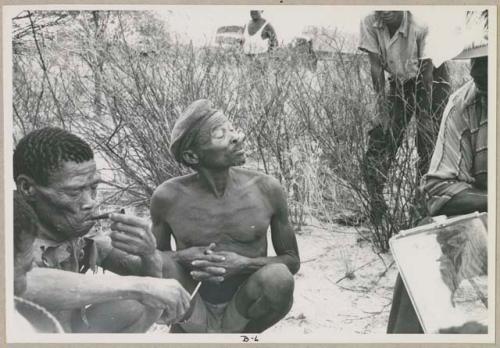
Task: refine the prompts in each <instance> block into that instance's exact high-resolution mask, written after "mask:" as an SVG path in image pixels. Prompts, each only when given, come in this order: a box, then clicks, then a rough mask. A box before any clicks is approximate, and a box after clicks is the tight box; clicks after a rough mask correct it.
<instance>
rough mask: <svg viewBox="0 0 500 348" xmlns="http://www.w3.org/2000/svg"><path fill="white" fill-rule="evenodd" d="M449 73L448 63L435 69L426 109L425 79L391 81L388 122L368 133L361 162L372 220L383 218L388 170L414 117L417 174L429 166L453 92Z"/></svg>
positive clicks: (420, 174) (420, 173) (419, 174)
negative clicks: (443, 115) (415, 125)
mask: <svg viewBox="0 0 500 348" xmlns="http://www.w3.org/2000/svg"><path fill="white" fill-rule="evenodd" d="M449 81H450V79H449V72H448V68H447V66H446V65H445V64H443V65H441V67H439V68H437V69H434V83H433V87H432V96H431V99H430V100H431V105H430V107H427V109H428V110H427V111H428V112H423V111H424V110H423V109H422V108H423V107H424V104H428V103H425V98H426V90H425V88H424V86H423V83H422V79H420V78H415V79H411V80H409V81H407V82H405V83H404V84H402V85H401V84H399V83H396V82H395V81H391V83H390V92H389V95H388V96H387V99H388V102H389V110H388V112H389V115H388V116H389V124H388V126H387V127H386V129H384V127H383V125H382V124H377V125H376V126H375V127H374V128H372V129H371V130H370V131H369V133H368V149H367V151H366V153H365V157H364V159H363V163H362V172H363V177H364V181H365V184H366V187H367V190H368V194H369V197H370V200H371V202H370V204H371V213H372V219H374V220H373V221H374V222H377V221H380V219H381V217H382V216H383V214H384V213H385V210H386V203H385V201H384V198H383V194H382V193H383V190H384V185H385V182H386V179H387V173H388V171H389V169H390V167H391V165H392V163H393V162H394V159H395V157H396V154H397V151H398V149H399V147H400V146H401V143H402V142H403V139H404V136H405V133H406V129H407V127H408V124H409V123H410V121H411V119H412V117H414V116H415V118H416V122H417V137H416V145H417V152H418V155H419V162H418V168H417V177H418V178H420V177H421V176H422V175H423V174H425V173H426V172H427V170H428V168H429V162H430V159H431V157H432V153H433V151H434V144H435V141H436V138H437V134H438V132H439V126H440V123H441V117H442V114H443V111H444V108H445V106H446V103H447V101H448V97H449V94H450V89H451V88H450V87H451V86H450V84H449Z"/></svg>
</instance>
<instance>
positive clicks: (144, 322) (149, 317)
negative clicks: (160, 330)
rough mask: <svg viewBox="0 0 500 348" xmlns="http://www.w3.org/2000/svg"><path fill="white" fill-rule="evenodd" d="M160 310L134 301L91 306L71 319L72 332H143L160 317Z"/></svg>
mask: <svg viewBox="0 0 500 348" xmlns="http://www.w3.org/2000/svg"><path fill="white" fill-rule="evenodd" d="M161 313H162V310H160V309H156V308H151V307H147V306H145V305H143V304H142V303H140V302H138V301H135V300H123V301H110V302H104V303H99V304H95V305H91V306H90V307H88V308H87V309H86V310H85V312H82V313H77V312H75V313H74V315H73V317H72V329H73V332H94V333H95V332H103V333H104V332H106V333H109V332H115V333H120V332H121V333H129V332H137V333H138V332H145V331H147V330H148V329H149V328H150V327H151V325H153V324H154V322H155V321H156V320H158V318H159V317H160V315H161Z"/></svg>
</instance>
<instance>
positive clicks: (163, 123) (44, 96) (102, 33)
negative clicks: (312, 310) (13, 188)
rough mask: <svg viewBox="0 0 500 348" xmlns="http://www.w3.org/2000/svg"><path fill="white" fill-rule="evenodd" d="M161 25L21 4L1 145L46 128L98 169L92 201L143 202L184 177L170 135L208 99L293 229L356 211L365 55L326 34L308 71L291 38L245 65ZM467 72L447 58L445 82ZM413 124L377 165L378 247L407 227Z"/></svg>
mask: <svg viewBox="0 0 500 348" xmlns="http://www.w3.org/2000/svg"><path fill="white" fill-rule="evenodd" d="M169 33H170V30H169V27H168V23H166V22H165V21H163V20H160V19H158V18H157V17H156V16H155V14H154V13H152V12H147V11H64V12H57V11H50V12H43V11H35V12H27V11H24V12H22V13H20V14H19V15H18V16H17V17H16V18H14V19H13V41H12V45H13V118H14V125H15V129H14V134H13V136H14V142H17V141H18V140H19V139H20V137H22V136H23V135H25V134H26V133H28V132H29V131H31V130H33V129H36V128H40V127H42V126H46V125H51V126H59V127H63V128H66V129H68V130H70V131H72V132H74V133H76V134H79V135H80V136H82V137H83V138H84V139H86V140H87V141H88V142H90V143H91V145H92V146H93V148H94V149H96V153H97V154H98V157H99V158H100V160H101V162H100V163H101V164H102V167H103V168H104V169H106V170H105V172H106V173H107V174H106V175H104V177H105V178H106V182H107V184H108V186H107V189H106V190H104V191H105V192H106V194H105V195H104V196H105V197H104V198H103V199H105V200H106V202H109V201H114V202H113V203H116V202H117V201H119V202H120V203H121V204H129V205H136V206H141V205H143V206H147V204H148V203H149V199H150V197H151V194H152V192H153V191H154V189H155V187H156V186H158V185H159V184H160V183H162V182H163V181H165V180H167V179H169V178H171V177H173V176H177V175H180V174H184V173H187V171H188V170H187V169H186V168H183V167H181V166H179V165H178V164H177V163H175V161H174V159H173V158H172V156H171V155H170V153H169V151H168V148H169V144H170V139H169V138H170V131H171V129H172V127H173V124H174V122H175V120H176V119H177V117H178V116H179V114H180V112H181V111H182V110H183V109H184V108H185V107H186V106H187V105H189V104H190V103H191V102H192V101H194V100H196V99H199V98H208V99H211V100H212V101H213V103H214V104H215V105H216V106H217V107H218V108H220V109H221V110H223V111H224V112H225V114H226V115H227V116H228V117H230V118H231V119H232V120H233V122H234V123H235V124H237V125H238V126H239V127H241V128H242V129H243V130H244V131H245V133H246V136H247V145H248V150H249V160H248V163H247V166H248V167H251V168H254V169H258V170H261V171H263V172H266V173H268V174H270V175H273V176H275V177H277V178H278V179H279V180H280V181H281V183H282V185H283V187H284V188H285V189H286V191H287V193H288V196H289V205H290V212H291V217H292V221H293V223H294V224H295V226H296V228H297V230H300V227H301V226H302V225H303V224H305V223H308V221H310V219H309V218H311V217H314V218H316V219H319V220H321V221H323V222H330V223H331V222H333V221H341V220H342V216H345V214H346V213H349V212H354V214H355V216H356V217H358V219H357V220H356V222H355V223H356V224H358V223H359V222H360V221H362V220H363V217H364V216H366V215H367V214H366V212H367V198H368V197H367V193H366V189H365V188H364V186H363V183H362V180H361V174H360V161H361V159H362V157H363V154H364V151H365V147H366V138H365V137H366V132H367V130H368V128H369V127H370V124H371V122H372V120H373V119H374V110H375V107H374V106H375V105H374V102H375V99H374V95H373V89H372V87H371V79H370V75H369V66H368V62H367V59H366V57H365V55H363V54H361V53H360V54H346V53H343V49H342V48H343V47H344V46H345V45H346V44H347V43H351V42H350V41H348V40H351V39H349V38H344V37H342V36H341V35H330V36H329V37H328V40H329V42H330V49H329V52H328V54H322V55H321V59H320V60H319V62H318V64H317V68H316V69H313V67H312V65H311V64H310V62H309V61H308V57H307V54H305V53H304V52H302V51H300V50H296V49H293V48H291V47H283V48H280V49H278V50H276V51H275V52H273V53H272V54H270V55H269V56H267V57H265V58H262V59H257V60H251V59H248V58H246V57H244V56H242V54H241V52H240V50H239V49H238V48H237V47H236V48H234V49H221V48H218V47H202V48H200V47H193V46H192V45H189V44H183V43H179V42H176V41H175V39H174V38H173V37H172V36H171V35H170V34H169ZM351 41H352V40H351ZM466 69H467V67H465V66H463V65H458V64H454V65H453V66H452V70H453V72H452V76H453V78H454V81H453V84H454V89H455V88H456V87H457V86H459V85H460V84H462V83H463V82H464V81H463V79H464V78H466V76H467V74H466ZM413 128H414V126H412V127H410V130H409V132H408V133H409V134H408V136H407V137H406V140H405V141H404V144H403V146H402V148H401V149H400V151H399V153H398V158H397V163H396V164H395V165H394V166H393V167H394V168H393V169H392V170H391V171H390V172H389V174H388V175H389V177H388V181H387V182H388V184H387V188H386V200H387V201H388V202H389V205H390V214H389V218H388V219H387V221H386V222H385V223H384V225H383V226H369V227H370V233H369V234H364V235H363V238H367V239H369V240H370V241H371V242H372V243H373V247H374V248H375V249H376V250H377V251H382V252H384V251H387V250H388V239H389V238H390V236H391V235H392V234H393V233H396V232H397V231H399V230H401V229H404V228H407V227H409V226H411V224H412V223H413V221H412V214H411V212H412V203H411V202H412V199H413V195H414V193H415V188H416V185H417V183H416V178H415V168H416V153H415V146H414V143H413V140H412V139H413V136H412V135H413V133H414V130H413ZM339 219H340V220H339ZM365 224H368V225H370V221H365Z"/></svg>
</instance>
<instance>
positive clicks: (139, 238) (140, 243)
mask: <svg viewBox="0 0 500 348" xmlns="http://www.w3.org/2000/svg"><path fill="white" fill-rule="evenodd" d="M109 218H110V220H111V221H112V224H111V230H112V231H113V232H111V235H110V237H111V245H112V246H113V247H114V248H116V249H118V250H121V251H123V252H126V253H128V254H132V255H136V256H138V257H140V258H141V260H142V264H143V269H144V272H145V275H147V276H152V277H161V276H162V266H163V265H162V258H161V256H160V254H159V251H158V250H157V249H156V238H155V236H154V235H153V233H152V232H151V227H150V224H149V222H148V221H147V220H145V219H141V218H139V217H137V216H132V215H125V214H116V213H113V214H110V216H109Z"/></svg>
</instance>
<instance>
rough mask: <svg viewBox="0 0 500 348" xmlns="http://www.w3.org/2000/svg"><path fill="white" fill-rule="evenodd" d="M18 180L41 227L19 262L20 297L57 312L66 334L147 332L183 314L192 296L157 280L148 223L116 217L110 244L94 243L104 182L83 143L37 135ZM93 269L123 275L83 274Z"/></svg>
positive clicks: (54, 134) (19, 156) (63, 134)
mask: <svg viewBox="0 0 500 348" xmlns="http://www.w3.org/2000/svg"><path fill="white" fill-rule="evenodd" d="M14 178H15V181H16V186H17V192H16V193H15V195H19V197H20V198H22V200H24V201H26V202H27V204H29V206H30V207H31V208H32V210H33V212H34V214H35V215H36V222H34V223H35V224H36V225H37V228H36V229H37V231H36V238H35V239H34V240H33V239H29V238H28V239H27V240H26V243H24V244H23V245H24V246H23V250H25V251H24V252H23V253H20V255H21V256H20V258H18V259H16V262H15V272H16V275H15V277H16V279H19V280H20V281H16V284H21V285H23V286H24V287H26V284H27V288H26V290H25V291H23V292H22V297H23V298H24V299H26V300H28V301H31V302H34V303H35V304H37V305H41V306H43V307H45V308H46V309H47V310H49V311H50V312H52V313H53V314H54V315H55V316H56V318H57V319H58V320H59V321H60V323H61V325H62V326H63V328H64V330H65V332H144V331H146V330H147V329H148V328H149V327H150V326H151V325H152V324H153V323H154V322H155V321H156V320H157V319H158V318H159V317H160V315H161V314H162V312H164V313H165V315H166V316H167V320H172V321H175V320H178V319H180V318H181V317H182V316H183V315H184V314H185V312H186V310H187V307H188V306H189V295H188V293H187V292H186V291H185V290H184V289H183V288H182V287H181V285H180V284H179V283H178V282H177V281H176V280H173V279H158V277H161V276H162V275H163V273H162V263H161V260H162V259H161V256H160V255H159V252H158V251H157V250H156V244H155V239H154V236H153V234H152V233H151V230H150V227H149V224H148V223H147V221H144V220H142V219H140V218H137V217H134V216H129V215H121V214H112V215H111V216H110V219H111V221H112V225H111V229H112V230H113V232H112V233H111V236H112V240H109V238H108V239H105V238H93V237H89V235H88V232H89V231H90V230H91V229H92V227H93V226H94V224H95V221H93V220H92V219H90V217H92V216H93V215H94V214H95V213H96V212H95V208H96V189H97V185H98V183H99V181H100V180H99V176H98V174H97V171H96V163H95V161H94V154H93V152H92V150H91V149H90V147H89V145H88V144H87V143H86V142H84V141H83V140H82V139H80V138H79V137H77V136H75V135H74V134H71V133H69V132H67V131H65V130H63V129H59V128H52V127H47V128H42V129H39V130H36V131H33V132H31V133H29V134H28V135H26V136H25V137H24V138H22V139H21V140H20V141H19V143H18V145H17V147H16V149H15V150H14ZM17 207H18V205H17V204H16V205H15V208H16V209H18V208H17ZM19 213H20V212H19V209H18V211H16V215H18V214H19ZM16 238H17V237H16ZM96 266H101V267H102V268H104V269H107V270H110V271H112V272H115V273H118V274H122V275H126V276H116V277H112V278H110V277H107V276H101V275H92V276H87V275H84V274H82V273H85V272H86V271H87V270H88V269H89V268H91V269H94V268H95V267H96ZM31 267H33V269H32V270H30V271H29V272H28V273H27V274H26V272H27V271H28V269H30V268H31ZM24 277H26V279H24ZM16 287H17V288H19V286H17V285H16ZM16 290H17V289H16ZM16 293H18V294H19V293H20V291H19V290H18V291H17V292H16ZM164 309H165V311H164ZM15 325H16V323H14V326H15Z"/></svg>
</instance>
